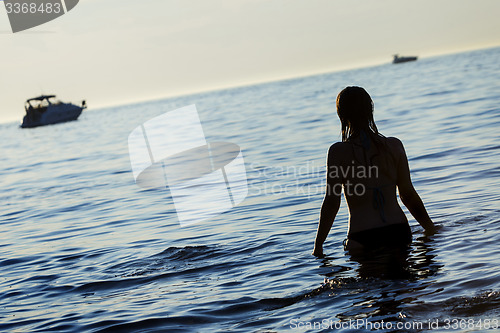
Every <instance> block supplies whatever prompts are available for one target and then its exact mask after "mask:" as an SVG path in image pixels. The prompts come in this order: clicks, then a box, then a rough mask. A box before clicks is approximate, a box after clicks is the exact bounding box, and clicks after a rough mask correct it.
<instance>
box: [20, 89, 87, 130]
mask: <svg viewBox="0 0 500 333" xmlns="http://www.w3.org/2000/svg"><path fill="white" fill-rule="evenodd" d="M24 108H25V110H26V115H25V116H24V118H23V123H22V124H21V127H22V128H29V127H37V126H44V125H50V124H57V123H62V122H66V121H71V120H76V119H78V117H79V116H80V114H81V113H82V111H83V109H86V108H87V103H86V102H85V100H83V101H82V103H81V105H80V106H78V105H75V104H72V103H63V102H61V101H58V100H56V95H41V96H38V97H34V98H30V99H28V100H27V101H26V103H25V106H24Z"/></svg>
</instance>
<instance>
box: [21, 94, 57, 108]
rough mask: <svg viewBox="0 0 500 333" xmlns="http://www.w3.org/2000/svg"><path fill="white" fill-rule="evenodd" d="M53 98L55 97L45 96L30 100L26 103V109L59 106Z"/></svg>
mask: <svg viewBox="0 0 500 333" xmlns="http://www.w3.org/2000/svg"><path fill="white" fill-rule="evenodd" d="M55 97H56V96H55V95H46V96H39V97H35V98H30V99H28V100H27V101H26V109H29V108H31V109H41V108H46V107H48V106H49V105H54V104H60V103H61V102H60V101H58V100H56V99H55Z"/></svg>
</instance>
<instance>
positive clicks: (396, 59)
mask: <svg viewBox="0 0 500 333" xmlns="http://www.w3.org/2000/svg"><path fill="white" fill-rule="evenodd" d="M415 60H417V57H400V56H399V55H398V54H395V55H394V59H393V60H392V63H393V64H400V63H402V62H408V61H415Z"/></svg>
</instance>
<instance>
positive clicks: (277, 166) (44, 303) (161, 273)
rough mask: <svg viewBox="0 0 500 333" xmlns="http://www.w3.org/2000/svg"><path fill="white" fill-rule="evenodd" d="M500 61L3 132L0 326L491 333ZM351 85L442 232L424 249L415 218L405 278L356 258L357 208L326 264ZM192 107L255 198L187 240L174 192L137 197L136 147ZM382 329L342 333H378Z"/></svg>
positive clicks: (390, 70) (496, 298)
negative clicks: (398, 145) (353, 227)
mask: <svg viewBox="0 0 500 333" xmlns="http://www.w3.org/2000/svg"><path fill="white" fill-rule="evenodd" d="M499 56H500V49H499V48H496V49H489V50H481V51H475V52H468V53H462V54H455V55H448V56H442V57H435V58H428V59H419V60H418V61H417V62H413V63H406V64H401V65H392V64H386V65H382V66H377V67H371V68H364V69H357V70H351V71H344V72H338V73H329V74H324V75H319V76H314V77H306V78H298V79H293V80H287V81H280V82H273V83H267V84H261V85H256V86H249V87H241V88H235V89H230V90H224V91H217V92H210V93H203V94H197V95H192V96H183V97H178V98H172V99H167V100H161V101H152V102H148V103H141V104H135V105H125V106H119V107H114V108H108V109H102V110H94V111H92V110H89V111H86V112H84V113H83V115H82V116H81V118H80V119H79V120H78V121H76V122H70V123H65V124H58V125H53V126H46V127H40V128H35V129H20V128H18V124H3V125H0V128H1V131H0V133H1V134H0V136H1V140H0V146H1V151H2V160H3V161H2V165H1V167H0V186H1V189H2V191H1V194H0V202H1V207H2V209H1V210H0V218H1V221H2V224H1V228H2V230H1V234H2V242H1V244H0V253H1V259H0V265H1V267H2V268H3V269H2V275H1V279H0V287H1V290H2V292H1V293H0V309H1V310H0V311H1V315H0V318H1V319H0V330H1V331H16V332H37V331H48V330H54V331H74V332H81V331H89V332H100V331H134V332H146V331H168V332H193V331H235V332H248V331H286V330H290V329H295V330H296V331H307V330H308V326H307V325H309V324H310V325H313V324H314V323H316V325H318V323H322V320H325V319H326V320H328V322H329V323H333V322H336V323H337V324H338V323H352V322H353V321H356V320H361V322H362V321H363V320H366V321H367V322H369V324H373V323H381V322H382V321H384V322H385V323H392V324H394V325H396V323H402V324H407V325H410V324H412V323H422V324H423V325H424V326H423V327H413V328H408V326H406V328H405V329H404V331H423V330H427V329H428V328H429V325H430V323H434V322H435V321H436V320H438V321H439V325H440V326H439V327H440V329H436V330H435V331H440V330H441V331H443V332H444V331H448V330H447V329H446V328H447V327H446V320H450V322H448V323H449V324H453V322H452V320H461V322H460V321H457V325H458V324H463V325H465V324H467V325H470V324H474V325H475V326H474V325H473V326H467V327H466V328H464V327H462V330H463V331H482V330H483V329H484V328H485V327H486V326H484V324H485V323H486V322H487V320H490V321H493V320H498V318H499V310H498V308H500V273H499V272H500V270H499V269H498V267H499V259H498V258H499V257H500V249H499V245H498V244H500V236H499V232H498V231H499V229H500V227H499V223H498V222H499V214H498V213H499V211H500V208H499V207H500V205H499V203H500V190H499V188H500V168H499V166H498V161H499V157H500V143H499V142H500V141H499V139H500V134H499V131H498V128H499V125H500V93H499V92H500V68H499V67H498V61H497V60H498V58H499ZM346 85H361V86H363V87H365V88H366V89H367V91H368V92H369V93H370V94H371V95H372V97H373V99H374V102H375V118H376V121H377V125H378V127H379V130H380V131H381V132H382V133H384V134H385V135H387V136H396V137H398V138H400V139H401V140H402V141H403V142H404V144H405V148H406V151H407V154H408V156H409V161H410V167H411V169H412V177H413V180H414V184H415V187H416V188H417V190H418V191H419V194H420V195H421V197H422V198H423V200H424V202H425V203H426V207H427V209H428V211H429V213H430V215H431V217H432V218H433V219H434V221H435V222H436V223H438V224H440V225H442V229H441V231H440V232H439V233H438V234H436V235H435V236H432V237H424V236H423V233H422V229H421V227H419V226H418V225H417V223H416V222H415V221H414V220H413V219H412V218H411V217H410V215H409V214H408V213H407V215H408V217H409V220H410V224H411V227H412V230H413V234H414V242H413V244H412V247H411V251H410V253H409V254H408V258H407V260H406V262H407V263H408V267H406V269H405V273H406V274H405V275H400V276H399V275H398V276H396V277H394V276H389V277H388V276H372V275H371V274H366V266H364V265H360V264H359V263H358V262H357V261H355V260H353V258H351V257H350V256H349V255H348V254H347V253H345V252H344V250H343V248H342V241H343V239H344V238H345V234H346V230H347V225H346V224H347V223H346V220H347V208H346V204H345V201H344V200H343V202H342V206H341V210H340V211H339V214H338V216H337V218H336V221H335V223H334V227H333V228H332V231H331V233H330V235H329V237H328V239H327V242H326V243H325V253H326V255H327V257H326V258H324V259H316V258H314V257H313V256H312V255H311V252H312V245H313V241H314V237H315V232H316V227H317V223H318V221H317V220H318V214H319V208H320V205H321V201H322V195H323V186H324V169H325V168H324V161H325V154H326V151H327V149H328V147H329V145H330V144H331V143H333V142H335V141H338V140H339V139H340V135H339V122H338V119H337V117H336V114H335V109H334V99H335V96H336V94H337V93H338V92H339V91H340V90H341V89H342V88H343V87H345V86H346ZM90 104H91V103H90ZM190 104H196V106H197V108H198V112H199V114H200V118H201V122H202V124H203V128H204V132H205V136H206V138H207V141H209V142H215V141H226V142H233V143H237V144H239V145H240V147H241V149H242V151H243V154H244V158H245V163H246V169H247V177H248V185H249V194H248V197H247V198H246V199H245V201H243V202H242V203H241V204H240V205H238V206H237V207H236V208H234V209H232V210H230V211H228V212H226V213H223V214H222V215H219V216H217V217H214V218H212V219H210V220H207V221H202V222H200V223H197V224H194V225H191V226H188V227H182V228H181V227H180V226H179V223H178V220H177V216H176V213H175V209H174V205H173V202H172V197H171V196H170V193H169V191H168V190H163V191H159V190H145V189H141V188H140V187H138V186H136V185H135V183H134V180H133V177H132V172H131V169H130V161H129V157H128V148H127V137H128V134H129V133H130V132H131V131H132V130H133V129H134V128H135V127H137V126H138V125H140V124H142V123H143V122H144V121H146V120H148V119H151V118H153V117H155V116H157V115H160V114H162V113H163V112H166V111H170V110H174V109H176V108H179V107H182V106H185V105H190ZM325 278H326V279H328V280H327V281H325ZM466 320H467V322H465V321H466ZM470 320H472V322H469V321H470ZM480 320H481V324H480V323H479V321H480ZM330 321H331V322H330ZM361 322H360V323H361ZM323 323H324V322H323ZM464 323H465V324H464ZM497 323H498V322H497ZM367 325H368V324H366V323H365V324H362V325H361V326H360V327H357V329H354V328H353V327H349V326H343V327H337V328H338V331H342V332H349V331H363V330H369V329H370V328H371V329H372V330H375V329H376V328H377V327H368V326H367ZM481 325H483V326H481ZM299 326H300V327H299ZM492 326H493V323H492ZM337 328H336V330H337ZM458 328H460V327H458ZM325 329H326V327H318V326H316V327H313V328H312V329H309V331H321V330H325ZM378 331H388V332H389V331H396V330H394V327H393V328H392V329H390V328H387V327H385V329H379V330H378Z"/></svg>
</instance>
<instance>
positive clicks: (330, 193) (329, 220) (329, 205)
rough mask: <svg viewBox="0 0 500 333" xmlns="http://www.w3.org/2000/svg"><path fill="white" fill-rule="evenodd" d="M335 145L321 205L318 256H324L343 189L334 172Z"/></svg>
mask: <svg viewBox="0 0 500 333" xmlns="http://www.w3.org/2000/svg"><path fill="white" fill-rule="evenodd" d="M334 146H335V145H332V146H331V147H330V149H329V151H328V158H327V168H326V170H327V175H326V193H325V198H324V199H323V204H322V205H321V212H320V217H319V224H318V230H317V232H316V240H315V242H314V251H313V255H315V256H317V257H322V256H323V243H324V242H325V240H326V237H327V236H328V233H329V232H330V229H331V228H332V224H333V220H335V216H336V215H337V212H338V211H339V207H340V192H341V189H342V180H341V179H340V178H339V177H337V173H336V172H332V168H334V167H336V161H335V157H334V156H335V153H334V150H335V148H334Z"/></svg>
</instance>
